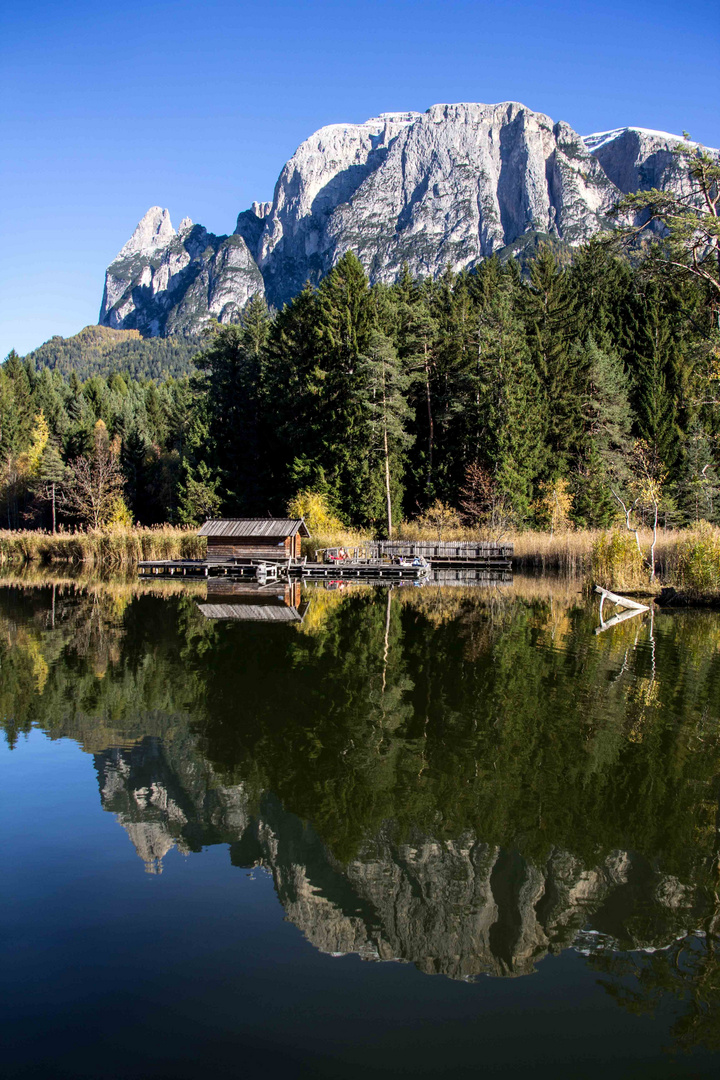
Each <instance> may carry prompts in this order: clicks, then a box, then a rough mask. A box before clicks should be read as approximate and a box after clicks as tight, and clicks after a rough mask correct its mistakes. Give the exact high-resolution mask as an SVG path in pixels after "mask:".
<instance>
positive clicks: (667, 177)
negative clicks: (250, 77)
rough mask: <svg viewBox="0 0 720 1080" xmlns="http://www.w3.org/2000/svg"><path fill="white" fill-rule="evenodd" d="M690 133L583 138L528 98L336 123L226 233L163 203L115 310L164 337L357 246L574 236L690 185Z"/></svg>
mask: <svg viewBox="0 0 720 1080" xmlns="http://www.w3.org/2000/svg"><path fill="white" fill-rule="evenodd" d="M679 142H681V139H680V138H679V137H678V136H675V135H670V134H667V133H665V132H656V131H649V130H646V129H644V128H621V129H616V130H614V131H608V132H602V133H599V134H594V135H588V136H585V137H581V136H580V135H578V134H577V132H575V131H574V130H573V129H572V128H571V127H570V126H569V125H568V124H566V123H564V122H563V121H560V122H558V123H554V122H553V121H552V120H551V119H550V117H548V116H546V115H545V114H544V113H538V112H533V111H532V110H531V109H528V108H526V107H525V106H524V105H521V104H519V103H517V102H503V103H502V104H499V105H479V104H458V105H433V106H432V107H431V108H430V109H428V110H427V112H425V113H417V112H400V113H382V114H381V115H380V116H378V117H376V118H374V119H371V120H367V121H365V123H363V124H331V125H329V126H328V127H324V128H321V129H320V130H319V131H317V132H315V134H313V135H311V136H310V138H309V139H306V140H305V142H303V143H302V144H301V145H300V146H299V147H298V149H297V150H296V152H295V153H294V154H293V156H292V158H291V159H290V160H289V161H288V162H287V164H286V165H285V166H284V168H283V170H282V172H281V173H280V177H279V178H278V181H277V184H276V186H275V194H274V197H273V199H272V202H256V203H253V205H252V207H251V208H250V209H249V210H245V211H242V212H241V213H240V214H239V215H238V219H237V223H236V227H235V232H234V233H233V234H232V235H229V236H215V235H214V234H212V233H208V232H207V230H205V229H204V228H203V227H202V226H200V225H193V223H192V222H191V221H190V219H189V218H185V219H184V220H183V222H181V224H180V228H179V230H178V231H177V232H175V230H174V228H173V227H172V224H171V222H170V216H169V214H168V211H167V210H162V209H161V208H160V207H158V206H155V207H151V209H150V210H148V212H147V214H146V215H145V217H144V218H143V219H142V221H141V222H140V224H139V225H138V226H137V228H136V230H135V232H134V233H133V235H132V237H131V238H130V240H129V241H128V242H127V244H125V246H124V247H123V248H122V250H121V251H120V252H119V254H118V256H117V258H116V259H115V260H114V261H113V263H112V264H111V265H110V266H109V267H108V270H107V273H106V278H105V291H104V294H103V301H102V306H101V310H100V320H99V321H100V323H101V324H103V325H106V326H110V327H114V328H117V329H137V330H139V331H140V332H141V333H143V334H145V335H149V336H156V335H161V336H165V335H170V334H195V333H197V332H198V331H199V330H200V329H201V328H202V326H203V325H205V324H206V323H207V322H209V321H210V319H212V318H216V319H218V320H219V321H220V322H233V321H235V320H237V318H238V316H239V314H240V312H241V311H242V308H243V307H244V305H245V303H246V302H247V300H248V299H249V298H250V296H253V295H256V294H259V295H265V297H266V299H267V301H268V303H269V304H271V305H274V306H275V307H279V306H281V305H282V304H283V303H285V302H287V301H288V300H290V299H291V298H292V297H293V296H295V295H296V294H297V293H298V291H299V290H300V289H301V288H302V286H303V284H304V283H305V281H308V280H309V281H311V282H312V283H314V284H316V283H317V282H318V281H319V280H320V279H321V278H322V277H323V275H324V274H326V273H327V272H328V270H330V269H331V268H332V266H333V265H334V264H335V263H336V262H337V261H338V259H339V258H340V257H341V256H342V255H343V254H344V253H345V252H346V251H348V250H353V251H354V252H355V253H356V254H357V255H358V257H359V258H360V260H361V261H362V263H363V265H364V266H365V268H366V270H367V272H368V274H369V275H370V278H371V280H372V281H385V282H392V281H394V280H395V279H396V278H397V276H398V274H399V272H400V270H401V268H402V266H403V264H404V263H407V265H408V267H409V269H410V272H411V274H413V275H414V276H419V275H422V276H428V275H432V276H436V275H438V274H440V273H442V272H443V271H444V269H445V268H446V267H447V266H448V265H450V266H451V267H452V268H453V269H454V270H460V269H463V268H467V267H472V266H474V265H475V264H476V263H478V262H479V261H480V260H481V259H483V258H486V257H487V256H489V255H493V254H508V253H512V254H515V253H517V252H518V251H520V250H522V248H523V246H524V245H525V244H527V243H530V242H534V241H536V240H537V238H538V236H545V237H548V238H552V239H554V240H556V241H558V242H561V243H564V244H567V245H569V246H573V245H577V244H580V243H583V242H584V241H586V240H588V239H589V238H590V237H591V236H593V235H595V234H596V233H597V232H599V231H601V230H603V229H606V228H609V227H612V226H613V224H614V223H613V220H612V219H611V218H610V217H609V216H608V215H609V212H610V210H611V209H612V207H613V206H614V204H615V203H616V201H617V200H618V199H619V198H620V197H621V195H622V194H625V193H627V192H630V191H636V190H647V189H649V188H651V187H660V188H663V189H664V188H672V189H674V190H683V189H684V187H685V185H686V183H687V173H686V171H685V169H684V167H683V164H682V162H680V161H678V159H677V156H676V155H674V154H673V149H674V148H675V147H676V146H677V145H678V143H679Z"/></svg>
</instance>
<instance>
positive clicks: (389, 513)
mask: <svg viewBox="0 0 720 1080" xmlns="http://www.w3.org/2000/svg"><path fill="white" fill-rule="evenodd" d="M383 439H384V442H385V495H386V497H387V527H388V540H392V498H391V495H390V454H389V452H388V437H387V426H386V427H385V430H384V432H383Z"/></svg>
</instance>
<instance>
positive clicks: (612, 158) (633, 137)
mask: <svg viewBox="0 0 720 1080" xmlns="http://www.w3.org/2000/svg"><path fill="white" fill-rule="evenodd" d="M583 142H584V144H585V146H586V147H587V149H588V150H589V151H590V153H591V154H592V155H593V157H594V158H595V159H596V160H597V161H598V162H599V163H600V165H601V166H602V169H603V171H604V173H605V174H606V176H607V177H608V178H609V179H610V180H611V181H612V183H613V184H614V185H615V186H616V187H617V188H619V189H620V191H622V193H623V194H624V195H628V194H629V193H630V192H633V191H649V190H650V188H659V190H660V191H676V192H678V193H682V194H685V193H686V192H687V190H688V174H687V170H686V169H685V168H684V166H683V163H682V160H681V159H679V158H678V156H677V154H676V153H675V152H674V151H675V150H676V149H677V147H678V145H679V144H680V143H681V142H682V139H680V138H679V137H678V136H677V135H670V134H669V133H668V132H666V131H650V130H649V129H647V128H633V127H627V128H617V129H615V130H614V131H601V132H598V133H596V134H595V135H586V136H585V137H584V138H583Z"/></svg>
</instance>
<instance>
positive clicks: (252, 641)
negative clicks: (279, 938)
mask: <svg viewBox="0 0 720 1080" xmlns="http://www.w3.org/2000/svg"><path fill="white" fill-rule="evenodd" d="M478 584H480V585H481V584H482V583H478ZM484 584H485V585H486V586H487V587H477V586H476V587H474V588H462V587H458V585H457V583H455V584H454V586H453V587H452V588H440V587H434V586H432V585H431V586H428V587H425V588H423V589H412V588H404V589H387V588H386V589H373V588H370V587H358V588H354V589H352V590H332V589H324V588H311V589H304V590H302V593H301V592H300V590H299V588H297V587H293V591H292V595H290V596H284V595H282V596H281V595H280V594H278V595H275V594H273V592H272V590H269V591H266V592H265V593H264V594H263V595H262V596H259V595H250V594H245V593H244V594H243V595H239V594H238V595H235V594H233V590H232V589H230V588H228V589H226V590H225V594H224V595H221V594H220V593H219V592H218V590H217V589H216V590H215V591H214V592H213V591H211V594H210V595H207V594H206V592H205V586H204V585H199V584H198V585H191V586H190V587H187V586H185V585H180V584H176V583H170V582H169V583H162V584H157V585H156V586H154V587H153V586H152V584H150V585H137V584H134V583H131V584H123V583H115V584H112V583H105V584H103V583H101V582H96V583H94V584H90V585H87V586H82V585H78V584H76V583H73V582H72V581H69V580H66V581H64V582H62V581H61V582H54V583H47V584H45V583H35V587H32V586H31V585H30V584H28V583H27V582H26V581H23V580H18V581H16V582H6V583H5V585H4V587H3V588H1V589H0V663H1V665H2V673H3V679H2V689H1V690H0V695H1V697H2V715H3V717H4V718H5V720H4V725H5V728H6V734H7V737H8V739H9V740H10V742H11V743H12V742H13V741H14V740H16V739H17V738H18V736H19V734H20V733H21V732H23V731H29V730H30V728H31V726H33V725H36V726H39V727H40V728H42V729H43V730H44V731H45V732H47V733H48V734H49V735H50V737H51V738H58V737H69V738H72V739H74V740H75V741H76V742H77V743H78V744H79V745H80V746H81V747H82V748H83V749H84V750H85V751H87V752H89V753H92V754H93V756H94V761H95V767H96V770H97V775H98V782H99V789H100V799H101V802H102V806H103V808H104V809H105V810H107V811H109V812H111V813H112V814H114V815H115V817H116V818H117V820H118V822H119V823H120V824H121V825H122V827H123V828H124V829H125V830H126V831H127V833H128V835H129V837H130V839H131V841H132V843H133V845H134V846H135V849H136V851H137V853H138V855H139V856H140V858H141V859H142V860H143V862H144V863H145V868H146V870H148V871H149V872H150V873H153V874H158V873H161V872H162V868H163V865H162V861H163V858H164V856H166V855H167V853H168V851H170V849H172V848H173V847H175V848H177V849H178V850H180V851H182V852H185V853H190V852H196V851H200V850H201V849H202V848H204V847H207V846H209V845H216V844H223V845H228V850H229V858H230V860H231V862H232V863H233V865H235V866H238V867H262V868H264V869H265V870H267V871H268V872H269V873H271V874H272V877H273V881H274V884H275V889H276V891H277V895H278V897H279V899H280V901H281V903H282V905H283V907H284V909H285V912H286V914H287V916H288V918H289V919H290V920H291V921H292V922H293V923H294V924H295V925H296V926H297V927H298V928H299V929H300V930H301V931H302V933H303V934H304V935H305V936H306V938H307V939H308V940H309V941H310V942H311V943H312V944H313V945H314V946H316V947H317V948H318V949H320V950H322V951H323V952H327V953H331V954H340V953H342V954H344V953H356V954H357V955H359V956H360V957H362V958H364V959H367V960H376V961H383V960H391V959H392V960H403V961H407V962H410V963H413V964H414V965H416V967H417V968H418V969H419V970H421V971H423V972H427V973H429V974H437V973H441V974H444V975H446V976H449V977H451V978H453V979H468V978H472V977H473V976H476V975H479V974H481V973H485V974H491V975H496V976H520V975H526V974H529V973H530V972H532V971H533V970H534V969H535V967H536V965H537V963H538V961H539V960H541V959H542V957H543V956H545V955H547V954H548V953H558V952H560V951H561V950H563V949H567V948H569V947H574V948H576V949H580V950H582V951H584V952H587V953H588V954H590V957H591V958H590V960H589V963H592V964H594V965H596V967H597V969H598V970H599V971H600V972H601V975H602V977H603V979H604V981H605V985H606V986H607V989H608V991H609V992H610V993H611V994H613V995H614V996H615V997H616V998H617V999H618V1001H619V1002H620V1003H621V1004H622V1005H624V1006H626V1007H627V1008H629V1009H631V1010H634V1011H638V1012H641V1011H643V1010H645V1009H649V1008H652V1007H653V1002H655V1001H656V1000H657V999H658V996H662V995H663V994H675V995H679V996H683V995H685V997H687V1000H688V1002H689V1004H688V1008H687V1011H686V1012H685V1013H684V1014H683V1016H682V1017H681V1019H680V1020H679V1021H678V1024H679V1027H678V1028H677V1030H676V1032H675V1036H676V1039H677V1041H678V1043H679V1044H682V1045H688V1046H690V1045H692V1044H693V1043H694V1042H699V1043H702V1044H703V1045H705V1046H706V1047H708V1048H710V1049H719V1048H720V1027H719V1026H718V1022H717V1020H716V1019H713V1017H714V1016H716V1014H715V1013H714V1011H713V1009H714V1006H718V1005H720V973H719V969H718V965H717V962H716V960H715V940H716V935H717V934H718V933H719V932H720V904H719V902H718V851H719V848H718V776H719V775H720V725H719V722H718V718H719V716H720V656H719V653H718V645H719V644H720V618H719V617H718V616H717V615H715V614H712V613H689V612H683V613H681V614H660V615H656V616H654V618H653V619H650V617H643V618H638V619H634V620H629V621H628V622H626V623H623V624H621V625H618V626H615V627H613V628H612V629H611V630H609V631H608V632H606V633H604V634H602V635H600V636H595V635H594V634H593V630H594V628H595V626H596V625H597V603H596V602H595V603H593V601H592V600H590V599H586V598H585V597H584V596H583V595H582V594H581V592H580V590H579V588H578V587H577V586H576V585H575V584H573V583H572V582H569V583H563V582H552V581H546V580H532V579H517V578H516V580H515V581H514V582H511V583H510V582H503V583H502V586H501V587H493V586H492V584H491V583H487V582H486V583H484ZM283 611H291V612H292V613H293V614H292V617H290V616H284V615H283ZM278 612H280V614H278ZM631 957H632V959H631Z"/></svg>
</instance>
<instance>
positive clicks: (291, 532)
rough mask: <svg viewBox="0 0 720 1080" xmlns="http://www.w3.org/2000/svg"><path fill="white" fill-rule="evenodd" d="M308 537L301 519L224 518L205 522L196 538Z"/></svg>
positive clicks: (305, 526)
mask: <svg viewBox="0 0 720 1080" xmlns="http://www.w3.org/2000/svg"><path fill="white" fill-rule="evenodd" d="M298 532H299V533H300V535H301V536H309V535H310V533H309V532H308V527H307V525H306V524H305V521H304V520H303V518H224V519H218V520H213V521H206V522H205V524H204V525H203V526H202V528H201V529H200V530H199V531H198V536H242V537H246V536H295V535H296V533H298Z"/></svg>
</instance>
